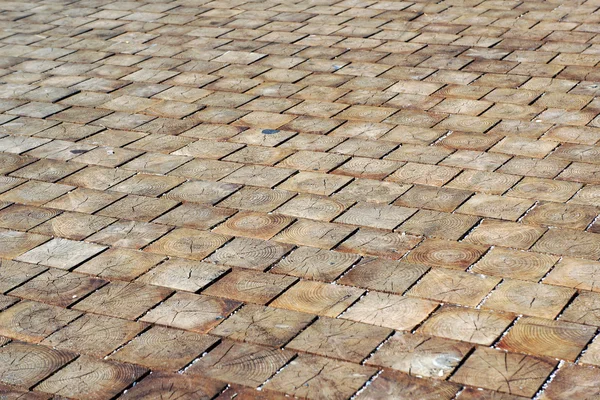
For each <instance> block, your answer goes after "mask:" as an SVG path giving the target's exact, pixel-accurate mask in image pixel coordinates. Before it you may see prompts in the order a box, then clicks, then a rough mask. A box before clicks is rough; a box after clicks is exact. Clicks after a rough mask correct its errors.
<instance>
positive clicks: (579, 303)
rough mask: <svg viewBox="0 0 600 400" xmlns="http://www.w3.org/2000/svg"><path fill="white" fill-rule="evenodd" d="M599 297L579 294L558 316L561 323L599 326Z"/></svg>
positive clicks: (587, 293)
mask: <svg viewBox="0 0 600 400" xmlns="http://www.w3.org/2000/svg"><path fill="white" fill-rule="evenodd" d="M599 304H600V295H599V294H598V293H594V292H585V291H584V292H581V293H580V294H579V295H578V296H577V297H576V298H575V300H573V302H572V303H571V304H569V306H568V307H567V308H566V309H565V310H564V311H563V313H562V314H561V315H560V320H561V321H568V322H576V323H578V324H586V325H593V326H600V309H598V307H597V306H598V305H599Z"/></svg>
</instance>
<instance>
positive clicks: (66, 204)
mask: <svg viewBox="0 0 600 400" xmlns="http://www.w3.org/2000/svg"><path fill="white" fill-rule="evenodd" d="M124 196H125V195H124V194H121V193H111V192H102V191H100V190H94V189H86V188H77V189H75V190H73V191H72V192H69V193H67V194H65V195H64V196H61V197H59V198H57V199H55V200H52V201H50V202H48V203H46V204H45V207H50V208H58V209H59V210H66V211H77V212H80V213H94V212H96V211H98V210H100V209H101V208H104V207H106V206H107V205H109V204H111V203H113V202H115V201H117V200H119V199H120V198H122V197H124Z"/></svg>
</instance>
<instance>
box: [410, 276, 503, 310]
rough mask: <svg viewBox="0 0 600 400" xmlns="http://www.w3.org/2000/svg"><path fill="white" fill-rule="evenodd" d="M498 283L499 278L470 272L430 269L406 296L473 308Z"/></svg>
mask: <svg viewBox="0 0 600 400" xmlns="http://www.w3.org/2000/svg"><path fill="white" fill-rule="evenodd" d="M500 281H501V279H500V278H493V277H486V276H483V275H475V274H472V273H470V272H462V271H452V270H449V269H445V268H432V269H431V270H430V271H429V272H428V273H427V274H425V276H423V278H422V279H421V280H420V281H419V282H418V283H417V284H416V285H415V286H413V287H412V288H411V289H410V290H409V291H408V292H407V293H406V294H407V295H408V296H415V297H422V298H426V299H432V300H437V301H440V302H443V303H456V304H460V305H465V306H471V307H475V306H477V305H478V304H479V303H480V302H481V301H482V300H483V299H484V298H485V296H486V295H487V294H488V293H489V292H490V291H491V290H492V289H493V288H494V287H495V286H496V285H497V284H498V283H500Z"/></svg>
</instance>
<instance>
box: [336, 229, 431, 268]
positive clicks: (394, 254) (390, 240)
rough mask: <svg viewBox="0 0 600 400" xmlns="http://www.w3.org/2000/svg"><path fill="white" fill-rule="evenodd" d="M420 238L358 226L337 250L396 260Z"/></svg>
mask: <svg viewBox="0 0 600 400" xmlns="http://www.w3.org/2000/svg"><path fill="white" fill-rule="evenodd" d="M420 241H421V238H420V237H418V236H412V235H406V234H401V233H397V232H389V231H381V230H376V229H371V228H360V229H359V230H358V231H357V232H356V233H354V234H353V235H352V236H351V237H349V238H348V239H346V240H345V241H344V242H342V243H341V244H340V245H339V246H338V247H337V250H339V251H343V252H348V253H355V254H360V255H370V256H380V257H384V258H390V259H393V260H397V259H400V258H402V257H403V256H404V255H405V254H406V253H407V252H408V251H409V250H410V249H412V248H414V247H415V246H416V245H417V244H418V243H419V242H420Z"/></svg>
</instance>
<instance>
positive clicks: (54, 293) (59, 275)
mask: <svg viewBox="0 0 600 400" xmlns="http://www.w3.org/2000/svg"><path fill="white" fill-rule="evenodd" d="M106 283H107V282H106V281H105V280H103V279H96V278H92V277H89V276H87V275H84V274H80V273H77V272H68V271H63V270H60V269H55V268H51V269H49V270H48V271H46V272H44V273H42V274H40V275H38V276H36V277H35V278H33V279H32V280H30V281H29V282H26V283H25V284H23V285H21V286H19V287H18V288H16V289H15V290H13V291H12V292H11V294H12V295H15V296H18V297H21V298H24V299H29V300H36V301H40V302H43V303H48V304H53V305H56V306H60V307H67V306H69V305H70V304H72V303H74V302H75V301H77V300H79V299H80V298H82V297H85V296H86V295H87V294H88V293H91V292H93V291H94V290H96V289H98V288H99V287H101V286H103V285H104V284H106Z"/></svg>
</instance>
